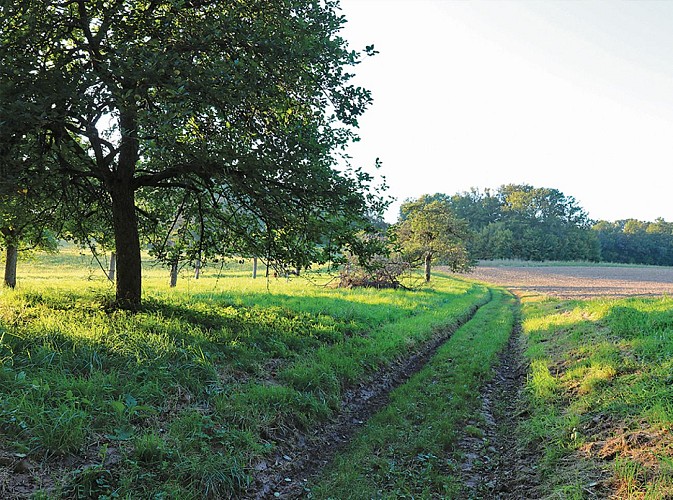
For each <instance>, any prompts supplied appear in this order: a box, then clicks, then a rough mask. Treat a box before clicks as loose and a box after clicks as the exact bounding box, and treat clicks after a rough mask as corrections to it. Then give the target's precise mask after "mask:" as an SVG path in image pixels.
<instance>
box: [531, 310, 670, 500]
mask: <svg viewBox="0 0 673 500" xmlns="http://www.w3.org/2000/svg"><path fill="white" fill-rule="evenodd" d="M523 315H524V318H526V319H525V320H524V322H523V326H524V334H525V336H526V338H527V343H528V349H527V351H526V354H527V356H528V357H529V359H530V362H531V376H530V377H529V380H528V384H527V386H528V389H529V394H531V396H532V397H531V398H530V399H529V404H530V406H531V418H529V419H528V420H527V421H526V422H524V424H523V435H524V437H525V439H526V440H527V441H528V442H529V443H530V445H531V446H541V447H542V450H543V456H544V457H545V462H544V467H546V469H545V470H546V474H547V475H548V483H549V484H550V485H551V486H550V492H551V491H556V492H557V493H558V492H560V491H561V490H563V489H564V488H567V487H568V486H569V485H573V484H574V485H575V487H576V488H582V487H586V486H585V485H586V484H589V483H590V484H594V485H595V484H603V485H604V487H605V488H612V491H613V494H614V495H616V496H617V497H619V498H667V497H669V496H671V495H673V480H672V479H673V474H672V470H671V469H672V468H671V467H670V466H669V464H667V463H666V460H665V459H662V458H657V459H653V457H655V456H659V457H665V456H667V455H668V454H669V453H670V449H672V448H673V439H671V438H670V433H669V432H668V429H670V428H671V426H673V405H672V404H671V401H672V400H673V399H672V398H673V389H671V387H673V385H672V382H673V377H672V376H671V373H673V299H671V298H668V297H662V298H648V299H642V298H631V299H622V300H617V299H611V300H606V299H602V300H599V299H596V300H590V301H561V300H556V299H546V300H544V301H540V300H535V301H534V300H531V301H527V300H525V299H524V302H523ZM568 454H574V455H575V456H574V459H573V460H572V461H571V460H565V459H563V457H566V456H567V455H568ZM582 457H583V458H582ZM606 457H608V460H611V461H610V462H604V460H605V458H606ZM587 460H590V461H589V462H588V461H587ZM569 463H574V464H576V468H573V467H569V466H568V465H567V464H569ZM582 464H584V465H582ZM601 464H605V465H601ZM605 467H607V468H608V469H609V470H608V471H606V470H605ZM587 468H588V469H591V470H593V472H592V473H589V475H590V476H591V474H593V476H592V477H589V478H587V474H588V473H587V472H586V470H587ZM610 476H611V478H610ZM601 477H602V478H603V482H602V483H601V481H596V480H595V479H596V478H601Z"/></svg>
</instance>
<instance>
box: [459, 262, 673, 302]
mask: <svg viewBox="0 0 673 500" xmlns="http://www.w3.org/2000/svg"><path fill="white" fill-rule="evenodd" d="M463 276H465V277H466V278H469V279H473V280H478V281H484V282H486V283H491V284H494V285H499V286H504V287H506V288H509V289H510V290H512V291H513V292H515V293H516V292H517V291H521V292H534V293H542V294H546V295H553V296H556V297H560V298H564V299H588V298H593V297H633V296H654V295H673V268H671V267H618V266H615V267H604V266H595V267H589V266H539V267H481V266H480V267H477V268H475V270H474V271H473V272H471V273H467V274H464V275H463Z"/></svg>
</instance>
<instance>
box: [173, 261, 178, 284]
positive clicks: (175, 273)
mask: <svg viewBox="0 0 673 500" xmlns="http://www.w3.org/2000/svg"><path fill="white" fill-rule="evenodd" d="M177 284H178V259H175V260H174V261H173V262H171V288H175V287H176V285H177Z"/></svg>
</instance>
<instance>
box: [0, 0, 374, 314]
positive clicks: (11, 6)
mask: <svg viewBox="0 0 673 500" xmlns="http://www.w3.org/2000/svg"><path fill="white" fill-rule="evenodd" d="M344 22H345V19H344V18H343V17H342V16H340V15H339V13H338V1H332V0H327V1H325V2H313V1H310V0H294V1H292V2H266V1H262V0H246V1H240V2H229V1H224V0H221V1H208V2H204V1H197V0H194V1H189V0H188V1H185V0H157V1H149V0H148V1H130V0H96V1H87V0H51V1H46V2H45V1H43V0H21V1H18V0H16V1H6V2H4V3H3V5H2V12H1V15H0V68H1V69H0V72H2V74H1V75H0V76H1V77H2V79H3V81H4V82H5V84H3V85H2V86H0V102H1V103H2V105H3V106H6V108H7V109H11V110H12V114H13V116H15V117H16V120H6V121H4V122H2V123H1V124H0V125H1V126H2V127H3V128H4V129H5V130H16V128H17V127H18V125H17V124H19V123H29V124H32V125H34V126H36V127H38V128H39V130H41V131H42V132H43V133H44V135H45V138H46V141H47V142H48V143H49V145H50V148H51V153H52V154H53V157H54V160H55V161H54V165H53V167H52V173H53V174H54V175H57V176H59V177H60V178H62V179H66V180H67V182H68V185H69V186H71V187H73V188H76V189H77V190H78V192H79V193H83V196H94V197H95V198H96V199H97V200H98V202H99V203H100V206H101V207H107V213H109V214H111V226H112V228H113V232H114V246H115V247H116V251H117V258H118V273H117V301H118V303H119V304H120V305H124V306H127V307H137V306H138V305H139V304H140V298H141V273H140V249H141V235H142V234H145V232H144V231H141V230H140V229H141V228H146V227H151V226H153V227H155V228H156V227H164V226H163V225H165V224H166V221H167V220H173V219H175V218H176V217H179V216H181V217H183V218H188V220H189V222H190V223H193V224H196V225H198V226H199V230H198V231H197V232H196V234H199V235H201V239H200V242H199V243H198V245H200V246H201V247H202V246H203V244H204V242H205V238H203V235H204V234H205V233H206V232H207V233H208V238H209V240H210V241H218V242H220V243H221V244H222V245H221V246H225V245H226V244H231V245H234V242H235V246H236V249H237V250H240V251H242V252H247V253H249V254H252V255H264V256H266V257H268V258H287V256H288V254H292V255H295V256H297V257H296V258H295V260H297V261H298V262H297V263H306V262H307V260H310V259H316V258H319V257H318V256H317V255H315V254H314V253H312V252H315V248H321V249H323V250H324V249H327V248H329V249H330V250H332V249H337V248H338V247H339V246H342V245H344V244H349V242H351V241H353V238H352V236H353V235H355V234H356V233H357V232H358V231H361V230H362V229H366V228H367V226H368V221H369V220H370V218H369V216H370V215H371V214H372V213H376V212H380V210H382V208H383V206H384V202H383V201H382V200H381V198H380V197H378V196H377V194H376V193H374V192H372V191H371V184H372V177H371V175H369V174H368V173H366V172H365V171H363V170H361V169H357V168H356V169H352V168H350V167H349V168H347V169H346V170H343V169H340V168H338V167H337V165H338V158H339V155H341V154H342V152H343V148H344V146H345V145H346V144H348V143H349V142H350V141H352V140H355V139H356V135H355V131H354V129H355V128H356V127H357V120H358V117H359V116H360V115H361V114H362V113H363V112H364V110H365V109H366V107H367V105H368V104H369V103H370V101H371V96H370V93H369V92H368V91H367V90H365V89H362V88H360V87H357V86H354V85H353V84H352V83H351V78H352V76H353V75H352V73H351V72H350V71H349V68H350V67H352V66H354V65H355V64H357V63H358V61H359V58H360V54H359V53H357V52H355V51H352V50H350V49H349V48H348V46H347V44H346V42H345V41H344V40H343V39H342V38H341V37H340V36H339V30H340V29H341V27H342V25H343V24H344ZM367 52H368V53H372V52H373V48H372V47H368V48H367ZM178 212H179V213H178ZM337 231H338V232H337ZM326 242H329V243H330V244H326ZM316 245H318V246H316ZM290 249H291V250H292V251H290Z"/></svg>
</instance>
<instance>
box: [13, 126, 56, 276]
mask: <svg viewBox="0 0 673 500" xmlns="http://www.w3.org/2000/svg"><path fill="white" fill-rule="evenodd" d="M1 120H2V116H0V121H1ZM0 141H2V146H1V147H0V248H4V250H5V274H4V284H5V286H8V287H10V288H14V287H15V286H16V267H17V261H18V254H19V251H21V250H29V249H35V248H41V249H43V250H56V247H57V242H56V235H57V234H58V232H59V230H60V227H61V225H62V221H63V220H64V214H63V211H62V209H61V208H62V207H61V205H62V202H63V198H64V192H63V189H62V186H61V185H60V184H59V183H58V182H57V181H56V180H55V179H54V176H53V174H52V171H51V169H50V166H51V165H50V163H49V158H48V157H46V156H45V155H43V151H42V149H43V145H42V144H41V138H39V137H37V136H35V134H32V133H26V134H19V135H17V136H14V137H10V136H6V135H3V136H2V137H1V138H0Z"/></svg>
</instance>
